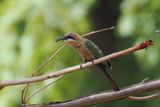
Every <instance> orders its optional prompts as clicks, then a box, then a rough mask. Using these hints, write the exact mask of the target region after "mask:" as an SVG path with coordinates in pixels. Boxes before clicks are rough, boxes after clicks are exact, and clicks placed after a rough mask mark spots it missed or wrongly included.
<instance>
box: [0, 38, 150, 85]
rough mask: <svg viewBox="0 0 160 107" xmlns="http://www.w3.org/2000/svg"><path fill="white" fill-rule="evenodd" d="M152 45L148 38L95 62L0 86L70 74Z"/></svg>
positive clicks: (4, 83)
mask: <svg viewBox="0 0 160 107" xmlns="http://www.w3.org/2000/svg"><path fill="white" fill-rule="evenodd" d="M151 45H153V41H152V40H148V41H145V42H143V43H141V44H139V45H137V46H133V47H131V48H128V49H125V50H123V51H119V52H116V53H112V54H110V55H107V56H104V57H102V58H99V59H96V60H94V63H93V62H87V63H84V64H82V65H77V66H74V67H69V68H66V69H63V70H59V71H56V72H53V71H52V72H51V73H48V74H45V75H42V76H37V77H30V78H26V79H23V80H8V81H1V82H0V88H1V87H4V86H11V85H20V84H27V83H34V82H39V81H43V80H46V79H50V78H54V77H58V76H60V75H64V74H68V73H71V72H74V71H77V70H80V69H81V68H87V67H90V66H93V65H94V64H98V63H102V62H104V61H107V60H111V59H113V58H117V57H120V56H123V55H125V54H128V53H131V52H135V51H138V50H142V49H145V48H147V47H149V46H151Z"/></svg>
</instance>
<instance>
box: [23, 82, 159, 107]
mask: <svg viewBox="0 0 160 107" xmlns="http://www.w3.org/2000/svg"><path fill="white" fill-rule="evenodd" d="M157 89H160V80H155V81H150V82H148V83H144V84H138V85H134V86H132V87H128V88H125V89H122V90H120V91H116V92H102V93H99V94H94V95H90V96H86V97H82V98H79V99H75V100H70V101H65V102H50V103H49V104H33V105H32V104H31V105H22V106H21V107H86V106H90V105H95V104H98V103H104V102H111V101H116V100H121V99H125V98H128V96H132V95H136V94H142V93H146V92H151V91H154V90H157Z"/></svg>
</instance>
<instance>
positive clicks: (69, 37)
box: [66, 35, 75, 40]
mask: <svg viewBox="0 0 160 107" xmlns="http://www.w3.org/2000/svg"><path fill="white" fill-rule="evenodd" d="M66 39H73V40H75V38H74V37H73V36H70V35H69V36H66Z"/></svg>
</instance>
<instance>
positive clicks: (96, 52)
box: [56, 32, 120, 91]
mask: <svg viewBox="0 0 160 107" xmlns="http://www.w3.org/2000/svg"><path fill="white" fill-rule="evenodd" d="M58 41H65V43H66V44H67V45H69V46H71V47H73V48H74V49H75V50H76V51H77V52H78V53H79V54H80V56H81V57H82V59H83V61H84V62H89V61H93V60H95V59H98V58H101V57H103V54H102V51H101V50H100V49H99V48H98V46H97V45H96V44H95V43H94V42H92V41H91V40H89V39H86V38H83V37H81V36H80V35H79V34H77V33H73V32H69V33H67V34H65V35H64V36H63V37H60V38H58V39H57V40H56V42H58ZM96 66H97V67H98V68H100V70H101V71H102V73H103V75H104V77H105V78H106V79H107V80H108V82H109V83H110V85H111V87H112V89H113V90H114V91H119V90H120V88H119V87H118V85H117V83H116V82H115V80H114V79H113V77H112V75H111V73H110V72H109V69H110V68H111V66H112V65H111V64H110V62H109V61H106V62H103V63H100V64H96Z"/></svg>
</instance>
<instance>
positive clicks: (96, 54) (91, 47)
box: [84, 39, 112, 69]
mask: <svg viewBox="0 0 160 107" xmlns="http://www.w3.org/2000/svg"><path fill="white" fill-rule="evenodd" d="M84 43H85V46H86V47H87V48H88V49H89V51H90V52H91V53H92V55H93V56H94V57H95V59H97V58H101V57H103V54H102V51H101V50H100V49H99V48H98V47H97V46H96V44H95V43H93V42H92V41H90V40H88V39H85V40H84ZM103 64H105V65H106V66H107V68H109V69H110V68H112V65H111V64H110V63H109V61H106V63H103Z"/></svg>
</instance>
